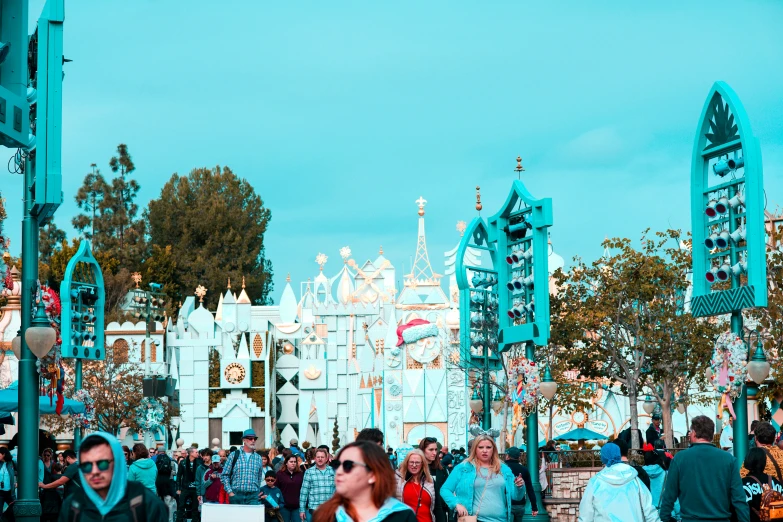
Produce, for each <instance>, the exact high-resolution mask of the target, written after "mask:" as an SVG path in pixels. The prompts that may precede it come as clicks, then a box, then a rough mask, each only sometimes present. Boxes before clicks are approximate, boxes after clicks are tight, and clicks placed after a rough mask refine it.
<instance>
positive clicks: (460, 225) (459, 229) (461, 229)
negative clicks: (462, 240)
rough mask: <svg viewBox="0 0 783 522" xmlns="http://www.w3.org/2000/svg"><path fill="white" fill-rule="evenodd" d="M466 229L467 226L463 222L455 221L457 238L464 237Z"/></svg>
mask: <svg viewBox="0 0 783 522" xmlns="http://www.w3.org/2000/svg"><path fill="white" fill-rule="evenodd" d="M467 229H468V224H467V223H465V222H464V221H457V232H459V237H462V236H464V235H465V231H466V230H467Z"/></svg>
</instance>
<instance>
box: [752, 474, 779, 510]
mask: <svg viewBox="0 0 783 522" xmlns="http://www.w3.org/2000/svg"><path fill="white" fill-rule="evenodd" d="M749 476H750V478H752V479H753V480H755V481H756V482H758V484H759V485H760V486H761V504H760V505H759V509H758V510H757V509H755V508H751V509H753V511H755V512H756V515H758V517H759V520H760V521H761V522H771V521H773V520H783V495H781V494H780V493H779V492H778V491H775V490H774V489H772V477H769V478H768V479H767V480H768V483H767V484H762V483H761V482H760V481H759V480H758V479H757V478H756V477H754V476H752V475H749Z"/></svg>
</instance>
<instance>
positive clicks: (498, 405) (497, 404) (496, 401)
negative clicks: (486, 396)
mask: <svg viewBox="0 0 783 522" xmlns="http://www.w3.org/2000/svg"><path fill="white" fill-rule="evenodd" d="M503 402H504V401H503V396H502V395H500V391H499V390H495V397H494V398H493V399H492V403H491V404H490V407H491V408H492V411H494V412H495V415H497V414H499V413H500V410H501V409H502V408H503Z"/></svg>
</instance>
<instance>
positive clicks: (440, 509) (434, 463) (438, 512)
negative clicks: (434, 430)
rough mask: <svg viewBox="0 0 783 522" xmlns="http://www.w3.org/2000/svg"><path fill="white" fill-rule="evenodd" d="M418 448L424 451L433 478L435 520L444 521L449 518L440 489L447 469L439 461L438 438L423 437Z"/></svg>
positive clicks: (446, 475) (447, 474)
mask: <svg viewBox="0 0 783 522" xmlns="http://www.w3.org/2000/svg"><path fill="white" fill-rule="evenodd" d="M419 449H420V450H421V451H423V452H424V458H425V459H427V465H428V466H429V471H430V475H431V476H432V478H433V479H434V480H435V522H446V521H447V520H448V518H449V516H448V512H449V511H448V509H449V508H448V507H447V506H446V504H445V503H444V502H443V499H442V498H441V496H440V489H441V488H442V487H443V484H445V483H446V479H447V478H448V477H449V471H448V470H447V469H446V468H445V467H443V463H441V461H440V457H441V449H440V448H438V439H436V438H435V437H424V438H423V439H421V441H420V442H419Z"/></svg>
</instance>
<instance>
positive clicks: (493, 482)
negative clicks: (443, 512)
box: [440, 435, 525, 522]
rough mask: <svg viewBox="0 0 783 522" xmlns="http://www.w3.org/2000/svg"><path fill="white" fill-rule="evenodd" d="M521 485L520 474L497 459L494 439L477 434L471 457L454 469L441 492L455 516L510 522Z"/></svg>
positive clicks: (522, 492) (484, 521) (522, 494)
mask: <svg viewBox="0 0 783 522" xmlns="http://www.w3.org/2000/svg"><path fill="white" fill-rule="evenodd" d="M524 485H525V483H524V481H523V479H522V475H520V476H518V477H515V476H514V474H513V473H512V472H511V469H510V468H509V467H508V466H506V465H505V464H503V463H502V462H500V456H499V455H498V448H497V446H495V441H494V439H493V438H492V437H490V436H489V435H479V436H478V437H476V438H475V439H473V443H472V445H471V447H470V456H469V457H468V458H467V459H466V460H465V461H464V462H462V463H460V464H459V465H458V466H457V467H456V468H454V471H452V472H451V474H450V475H449V478H448V479H447V480H446V483H445V484H443V486H442V487H441V490H440V494H441V497H442V498H443V501H444V502H445V503H446V505H447V506H448V507H449V509H453V510H454V511H456V513H457V516H458V517H461V516H465V515H473V516H475V517H477V519H478V520H479V521H480V522H512V518H513V516H512V514H511V501H512V500H522V499H524V498H525V488H524ZM474 499H475V502H474Z"/></svg>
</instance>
